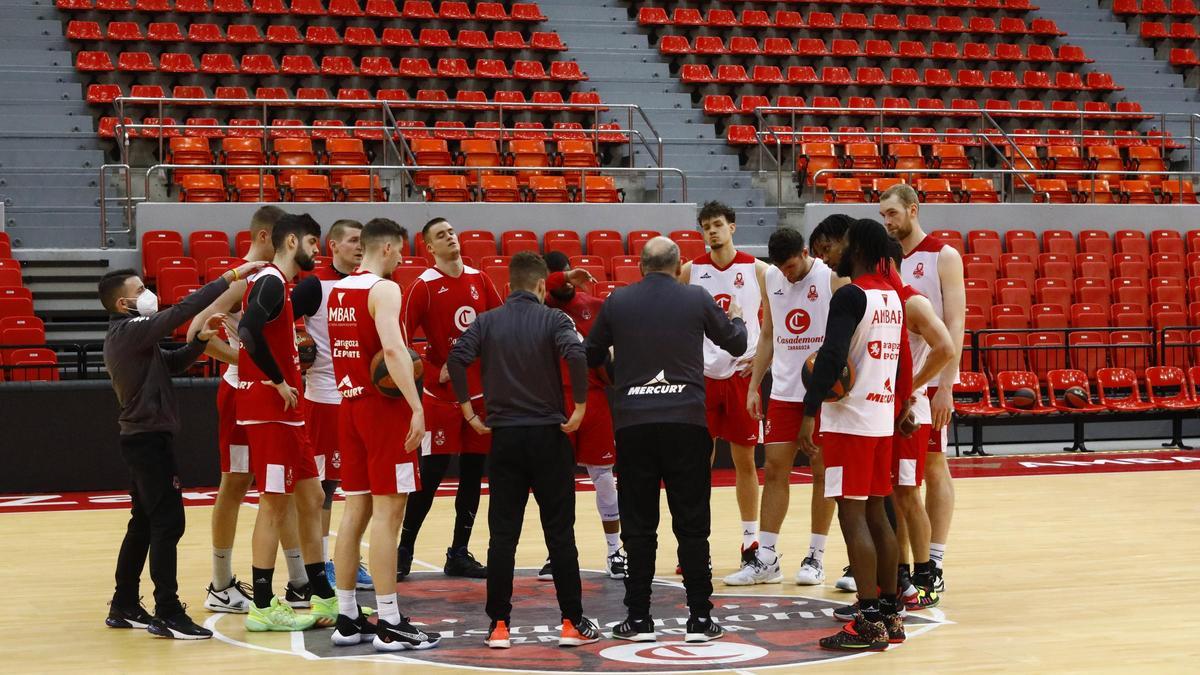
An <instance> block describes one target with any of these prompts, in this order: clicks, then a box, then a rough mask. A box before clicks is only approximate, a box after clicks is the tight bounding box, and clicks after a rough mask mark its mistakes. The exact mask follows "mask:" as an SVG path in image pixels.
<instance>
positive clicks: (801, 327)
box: [786, 309, 812, 335]
mask: <svg viewBox="0 0 1200 675" xmlns="http://www.w3.org/2000/svg"><path fill="white" fill-rule="evenodd" d="M786 323H787V329H788V330H790V331H792V333H793V334H795V335H800V334H802V333H807V332H808V329H809V328H810V327H812V317H810V316H809V315H808V312H806V311H804V310H802V309H793V310H792V311H790V312H788V315H787V319H786Z"/></svg>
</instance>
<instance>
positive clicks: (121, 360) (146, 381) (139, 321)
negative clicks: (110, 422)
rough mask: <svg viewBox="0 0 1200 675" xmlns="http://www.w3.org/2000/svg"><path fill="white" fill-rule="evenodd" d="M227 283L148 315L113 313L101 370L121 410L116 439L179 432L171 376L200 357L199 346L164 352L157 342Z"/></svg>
mask: <svg viewBox="0 0 1200 675" xmlns="http://www.w3.org/2000/svg"><path fill="white" fill-rule="evenodd" d="M227 288H229V284H228V283H227V282H226V281H225V279H223V278H220V279H217V280H216V281H213V282H212V283H210V284H208V285H207V286H205V287H204V288H201V289H200V290H198V291H196V292H195V293H192V294H191V295H189V296H187V297H186V298H184V299H183V300H180V301H179V302H178V303H176V304H174V305H172V306H171V307H168V308H166V309H164V310H162V311H161V312H156V313H154V314H152V315H150V316H136V317H135V316H128V315H125V314H113V315H111V316H110V317H109V321H108V333H107V334H106V335H105V336H104V367H105V368H106V369H107V370H108V375H109V377H111V378H112V387H113V391H114V392H116V394H117V403H118V404H120V406H121V416H120V419H119V420H118V421H119V422H120V425H121V435H122V436H128V435H129V434H140V433H143V432H147V431H166V432H170V433H175V432H177V431H179V409H178V408H179V406H178V404H177V403H176V401H175V390H174V389H173V388H172V387H171V375H178V374H181V373H183V372H184V371H185V370H187V369H188V368H189V367H190V366H191V365H192V363H194V362H195V361H196V358H197V357H199V356H200V355H201V354H203V353H204V346H205V344H204V343H203V342H197V341H195V340H193V341H192V342H191V343H189V344H188V345H187V346H184V347H179V348H176V349H170V350H168V349H163V348H162V347H161V346H160V345H159V343H160V342H162V341H163V340H164V339H166V338H167V337H169V336H170V335H171V333H172V332H174V331H175V329H176V328H178V327H179V326H182V325H183V324H185V323H188V322H189V321H191V320H192V317H194V316H196V315H197V314H199V313H200V310H202V309H204V308H205V307H208V306H209V305H211V304H212V303H213V302H214V301H215V300H216V299H217V298H218V297H220V295H221V294H222V293H224V292H225V289H227Z"/></svg>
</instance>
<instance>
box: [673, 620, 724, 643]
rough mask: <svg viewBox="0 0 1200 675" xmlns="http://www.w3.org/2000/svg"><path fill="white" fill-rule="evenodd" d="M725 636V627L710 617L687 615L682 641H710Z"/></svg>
mask: <svg viewBox="0 0 1200 675" xmlns="http://www.w3.org/2000/svg"><path fill="white" fill-rule="evenodd" d="M723 637H725V629H724V628H721V625H720V624H718V623H717V622H716V621H713V620H712V618H711V617H707V616H706V617H696V616H693V617H689V618H688V622H687V632H686V633H684V636H683V641H684V642H712V641H713V640H720V639H721V638H723Z"/></svg>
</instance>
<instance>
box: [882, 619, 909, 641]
mask: <svg viewBox="0 0 1200 675" xmlns="http://www.w3.org/2000/svg"><path fill="white" fill-rule="evenodd" d="M883 627H884V628H886V629H887V638H888V643H890V644H894V645H898V644H900V643H902V642H904V638H905V635H904V617H902V616H900V614H899V613H897V614H884V615H883Z"/></svg>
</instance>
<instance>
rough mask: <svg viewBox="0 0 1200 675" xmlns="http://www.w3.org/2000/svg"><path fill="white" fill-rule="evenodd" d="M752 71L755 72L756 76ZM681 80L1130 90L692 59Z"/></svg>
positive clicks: (936, 71)
mask: <svg viewBox="0 0 1200 675" xmlns="http://www.w3.org/2000/svg"><path fill="white" fill-rule="evenodd" d="M751 72H753V73H755V75H754V76H751ZM679 78H680V79H681V80H682V81H683V82H685V83H687V84H739V85H741V84H751V83H753V84H805V85H813V84H823V85H827V86H860V87H881V86H894V87H927V88H949V89H1004V90H1017V89H1025V90H1033V91H1038V90H1045V91H1052V90H1063V91H1101V92H1104V91H1120V90H1122V89H1124V87H1121V86H1118V85H1117V84H1116V83H1115V82H1114V81H1113V78H1112V75H1110V74H1108V73H1102V72H1090V73H1088V74H1087V77H1086V79H1085V78H1082V77H1080V75H1079V73H1074V72H1067V71H1060V72H1057V73H1048V72H1045V71H1041V70H1027V71H1023V72H1022V73H1021V74H1020V75H1018V74H1017V73H1015V72H1013V71H1011V70H990V71H983V70H965V69H964V70H958V71H955V72H951V71H950V70H948V69H946V68H926V69H925V70H924V72H923V73H921V72H918V71H917V69H915V68H892V69H891V72H890V73H885V72H884V70H883V69H882V68H873V67H860V68H858V69H856V70H855V71H854V72H853V73H852V72H851V70H850V69H849V68H846V67H844V66H824V67H822V68H821V70H820V72H819V73H818V72H817V71H816V70H815V69H814V68H812V67H811V66H788V68H787V70H786V71H782V72H781V71H780V69H779V68H775V67H773V66H754V67H752V70H751V71H750V72H747V70H746V67H745V66H742V65H740V64H723V65H719V66H717V67H716V70H715V71H714V70H713V69H711V68H710V67H709V65H708V64H706V63H686V64H683V65H682V66H680V68H679ZM759 78H761V79H759Z"/></svg>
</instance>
